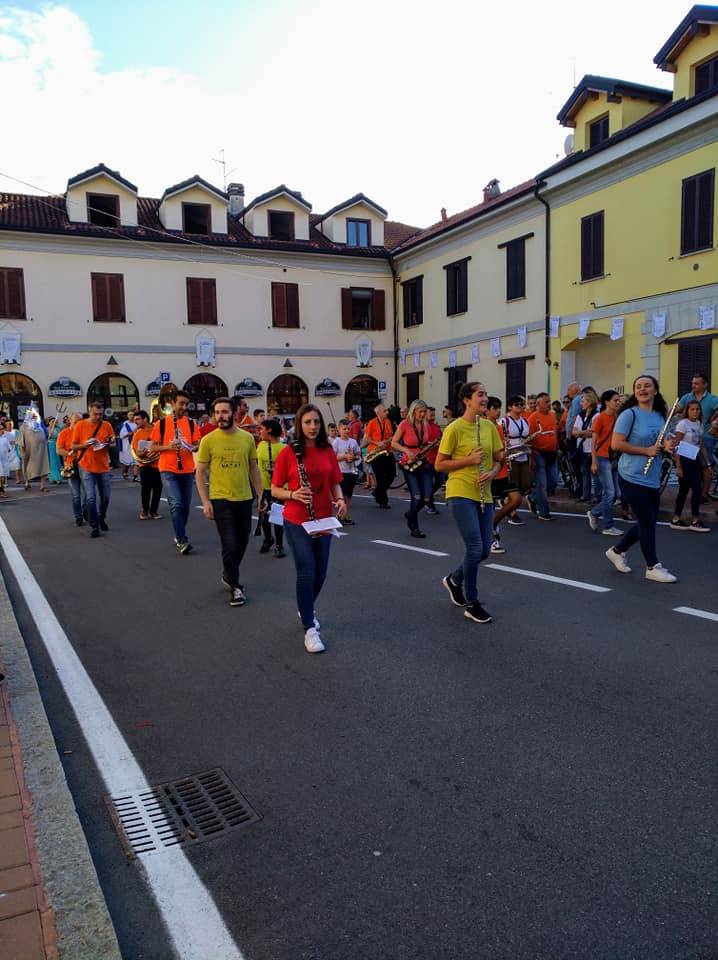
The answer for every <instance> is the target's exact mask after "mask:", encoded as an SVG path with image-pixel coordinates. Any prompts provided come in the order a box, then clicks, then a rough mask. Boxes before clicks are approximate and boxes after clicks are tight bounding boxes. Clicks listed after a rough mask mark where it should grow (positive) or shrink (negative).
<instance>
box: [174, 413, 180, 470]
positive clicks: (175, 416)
mask: <svg viewBox="0 0 718 960" xmlns="http://www.w3.org/2000/svg"><path fill="white" fill-rule="evenodd" d="M172 423H173V424H174V428H175V440H181V439H182V437H181V435H180V432H179V427H178V426H177V414H176V413H173V414H172ZM177 470H178V472H179V473H181V472H182V447H180V448H179V450H178V451H177Z"/></svg>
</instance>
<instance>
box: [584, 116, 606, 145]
mask: <svg viewBox="0 0 718 960" xmlns="http://www.w3.org/2000/svg"><path fill="white" fill-rule="evenodd" d="M604 140H608V114H605V116H603V117H599V118H598V120H594V121H593V123H592V124H590V125H589V143H588V145H589V147H597V146H598V145H599V143H603V141H604Z"/></svg>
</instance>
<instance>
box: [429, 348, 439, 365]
mask: <svg viewBox="0 0 718 960" xmlns="http://www.w3.org/2000/svg"><path fill="white" fill-rule="evenodd" d="M429 366H430V367H432V369H433V368H434V367H438V366H439V354H438V353H437V352H436V350H432V351H431V353H430V354H429Z"/></svg>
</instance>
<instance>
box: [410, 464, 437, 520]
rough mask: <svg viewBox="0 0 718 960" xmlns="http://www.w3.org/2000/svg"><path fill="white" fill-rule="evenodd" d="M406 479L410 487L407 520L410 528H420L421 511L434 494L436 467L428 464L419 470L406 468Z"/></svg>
mask: <svg viewBox="0 0 718 960" xmlns="http://www.w3.org/2000/svg"><path fill="white" fill-rule="evenodd" d="M403 473H404V479H405V480H406V485H407V487H408V488H409V496H410V497H411V502H410V503H409V516H408V517H407V521H408V523H409V529H410V530H418V529H419V511H420V510H421V509H422V508H423V507H425V506H426V505H427V503H428V502H429V501H430V500H431V498H432V497H433V495H434V468H433V467H431V466H429V465H427V466H424V467H419V469H418V470H414V471H413V472H412V471H411V470H404V471H403Z"/></svg>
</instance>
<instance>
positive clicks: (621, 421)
mask: <svg viewBox="0 0 718 960" xmlns="http://www.w3.org/2000/svg"><path fill="white" fill-rule="evenodd" d="M667 415H668V409H667V407H666V401H665V400H664V399H663V397H662V396H661V393H660V390H659V387H658V381H657V380H656V378H655V377H651V376H640V377H636V379H635V380H634V381H633V390H632V393H631V396H630V397H629V398H628V400H626V402H625V404H624V405H623V408H622V410H621V413H620V414H619V415H618V418H617V420H616V425H615V427H614V428H613V437H612V438H611V448H612V449H613V450H617V451H618V452H619V453H620V454H621V458H620V460H619V461H618V476H619V482H620V484H621V489H622V490H623V495H624V496H625V498H626V500H627V501H628V504H629V506H630V507H631V510H632V511H633V515H634V516H635V518H636V520H637V523H635V524H634V525H633V526H632V527H629V528H628V530H627V531H626V532H625V533H624V535H623V536H622V537H621V539H620V540H619V541H618V543H617V544H616V546H615V547H609V549H608V550H607V551H606V557H607V558H608V559H609V560H610V561H611V563H612V564H613V565H614V567H615V568H616V570H618V571H619V573H630V572H631V568H630V567H629V566H628V564H627V563H626V557H625V554H626V552H627V551H628V550H629V549H630V548H631V547H632V546H633V545H634V543H636V542H637V541H638V542H640V544H641V551H642V553H643V556H644V559H645V561H646V580H655V581H656V582H657V583H675V582H676V580H677V579H678V578H677V577H674V576H673V574H672V573H670V572H669V571H668V570H666V568H665V567H664V566H663V564H662V563H659V562H658V556H657V554H656V523H657V522H658V510H659V507H660V498H661V492H660V484H661V458H662V451H663V450H667V451H668V452H670V451H671V450H672V449H673V441H672V440H668V439H664V441H663V443H658V442H657V440H658V435H659V434H660V432H661V430H662V429H663V426H664V424H665V422H666V417H667ZM651 458H653V459H652V462H651V463H650V466H649V460H650V459H651Z"/></svg>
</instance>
